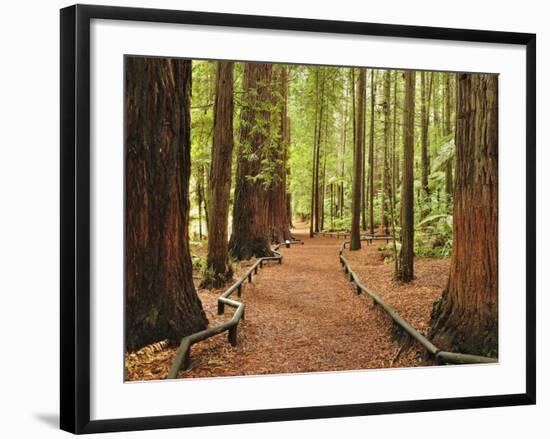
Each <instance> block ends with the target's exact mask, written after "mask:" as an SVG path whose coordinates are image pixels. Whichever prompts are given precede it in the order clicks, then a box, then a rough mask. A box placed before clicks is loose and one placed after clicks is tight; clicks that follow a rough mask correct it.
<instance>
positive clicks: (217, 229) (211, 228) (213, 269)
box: [199, 62, 233, 288]
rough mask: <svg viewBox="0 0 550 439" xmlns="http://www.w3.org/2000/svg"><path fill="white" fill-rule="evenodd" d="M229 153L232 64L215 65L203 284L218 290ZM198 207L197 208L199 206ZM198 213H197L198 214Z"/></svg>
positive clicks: (224, 257)
mask: <svg viewBox="0 0 550 439" xmlns="http://www.w3.org/2000/svg"><path fill="white" fill-rule="evenodd" d="M232 154H233V63H232V62H218V63H217V74H216V95H215V103H214V135H213V142H212V156H211V161H210V181H209V186H208V190H209V193H210V206H209V208H208V211H209V212H210V221H209V222H208V255H207V260H206V267H207V269H206V271H205V276H204V279H203V285H204V286H207V287H213V288H216V287H220V286H222V285H223V284H224V283H225V282H226V280H227V279H229V278H231V276H232V274H233V273H232V270H231V266H230V265H229V263H228V262H229V261H228V242H227V240H228V236H227V222H228V220H227V219H228V212H229V196H230V191H231V163H232ZM199 208H200V206H199ZM199 214H200V211H199Z"/></svg>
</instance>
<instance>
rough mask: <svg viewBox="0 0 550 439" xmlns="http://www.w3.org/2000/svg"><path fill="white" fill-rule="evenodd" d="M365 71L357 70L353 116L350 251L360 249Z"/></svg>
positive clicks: (362, 69)
mask: <svg viewBox="0 0 550 439" xmlns="http://www.w3.org/2000/svg"><path fill="white" fill-rule="evenodd" d="M365 83H366V71H365V69H364V68H361V69H359V84H358V90H357V105H356V111H355V114H357V122H356V130H357V133H356V135H355V152H354V154H353V157H354V161H353V196H352V218H351V241H350V247H349V248H350V250H359V249H360V248H361V230H360V224H359V222H360V217H361V189H362V188H361V186H362V181H363V153H362V150H363V143H364V135H365V133H364V130H363V129H364V123H363V120H364V109H365V94H366V84H365Z"/></svg>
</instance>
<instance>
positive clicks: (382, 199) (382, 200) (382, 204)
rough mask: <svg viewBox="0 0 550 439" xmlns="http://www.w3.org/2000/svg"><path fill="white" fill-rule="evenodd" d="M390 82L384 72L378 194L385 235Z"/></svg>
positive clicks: (388, 73) (388, 195)
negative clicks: (379, 185)
mask: <svg viewBox="0 0 550 439" xmlns="http://www.w3.org/2000/svg"><path fill="white" fill-rule="evenodd" d="M390 82H391V71H390V70H386V71H385V72H384V105H383V107H384V159H383V166H382V191H381V193H380V217H381V218H380V219H381V226H382V230H383V233H384V234H385V235H387V234H388V233H389V229H388V218H387V212H388V210H389V209H388V204H389V203H388V201H389V200H391V189H390V176H389V148H390V129H391V122H390Z"/></svg>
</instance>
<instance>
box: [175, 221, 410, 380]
mask: <svg viewBox="0 0 550 439" xmlns="http://www.w3.org/2000/svg"><path fill="white" fill-rule="evenodd" d="M300 232H302V233H300ZM295 236H296V237H297V238H299V239H302V240H303V241H304V245H295V246H292V248H290V249H286V248H283V249H282V254H283V258H284V259H283V263H282V264H281V265H278V264H271V265H270V266H269V267H266V268H265V269H263V270H262V271H261V272H260V274H259V276H256V277H254V282H253V284H246V286H245V289H244V293H243V297H242V299H243V300H244V302H245V304H246V320H245V321H244V322H243V323H242V324H241V325H242V326H240V327H239V344H238V346H237V347H235V348H231V347H230V346H229V345H228V344H227V342H226V340H225V338H224V337H223V336H220V337H218V339H221V340H218V341H217V342H215V343H211V346H210V347H207V346H204V352H200V350H199V345H197V346H194V347H193V353H192V356H191V359H192V362H191V369H190V370H189V371H187V372H182V373H181V374H180V376H181V377H191V376H193V377H196V376H220V375H224V376H227V375H250V374H265V373H292V372H312V371H334V370H354V369H367V368H385V367H390V363H391V361H392V359H393V357H394V356H395V352H396V351H397V349H398V348H399V344H398V342H397V341H394V340H393V338H392V334H391V331H392V325H391V323H390V321H389V319H388V318H386V317H385V316H384V315H383V313H382V312H380V310H377V309H374V308H373V307H372V306H371V304H370V302H369V301H368V300H366V298H365V297H358V296H356V295H355V294H353V290H352V288H351V286H350V284H349V283H348V281H347V279H346V276H344V274H343V272H342V270H341V267H340V265H339V264H338V249H339V245H340V242H341V241H339V240H336V239H333V238H314V239H309V237H308V236H307V234H306V233H304V231H298V233H295ZM201 350H202V349H201Z"/></svg>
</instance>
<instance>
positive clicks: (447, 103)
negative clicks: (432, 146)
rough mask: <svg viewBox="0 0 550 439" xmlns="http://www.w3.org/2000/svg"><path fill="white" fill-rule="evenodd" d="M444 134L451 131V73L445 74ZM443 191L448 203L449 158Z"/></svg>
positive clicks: (451, 164)
mask: <svg viewBox="0 0 550 439" xmlns="http://www.w3.org/2000/svg"><path fill="white" fill-rule="evenodd" d="M445 81H446V82H445V134H446V135H449V134H451V133H452V129H451V126H452V122H451V113H452V100H453V96H452V94H453V92H452V86H451V84H452V82H451V74H448V75H446V79H445ZM445 171H446V172H445V176H446V177H445V192H446V193H447V198H448V200H449V203H450V202H451V199H452V196H453V161H452V160H449V161H448V162H447V168H446V170H445Z"/></svg>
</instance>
